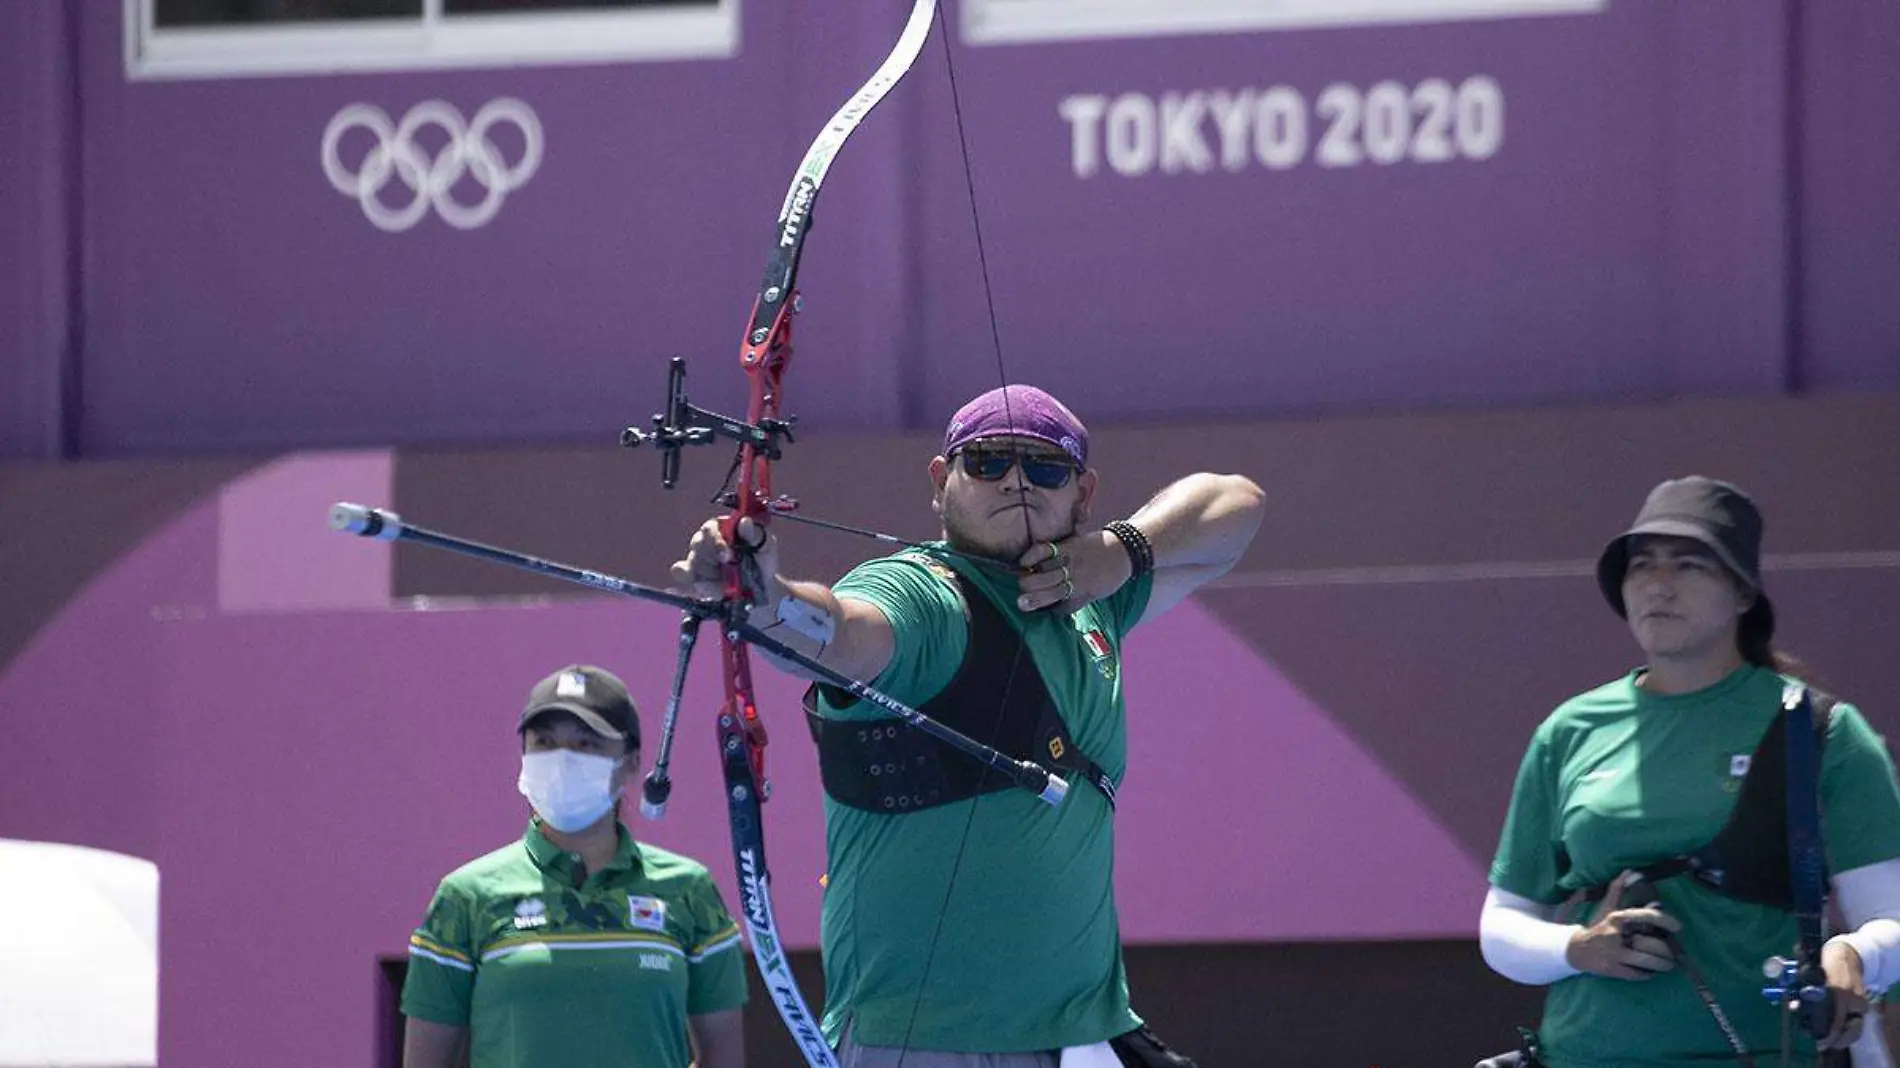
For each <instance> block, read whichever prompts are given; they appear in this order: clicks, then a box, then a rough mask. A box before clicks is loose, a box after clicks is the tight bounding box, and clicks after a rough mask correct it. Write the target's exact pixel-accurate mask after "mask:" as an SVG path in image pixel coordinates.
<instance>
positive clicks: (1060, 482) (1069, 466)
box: [958, 449, 1077, 490]
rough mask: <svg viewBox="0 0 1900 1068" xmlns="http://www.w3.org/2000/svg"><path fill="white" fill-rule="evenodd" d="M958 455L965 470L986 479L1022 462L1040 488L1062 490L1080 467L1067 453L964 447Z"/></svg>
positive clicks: (1025, 472) (1028, 476) (1026, 475)
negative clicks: (1054, 453)
mask: <svg viewBox="0 0 1900 1068" xmlns="http://www.w3.org/2000/svg"><path fill="white" fill-rule="evenodd" d="M958 455H959V456H960V457H962V459H963V473H964V474H966V475H969V476H970V477H971V478H974V479H980V480H982V481H984V482H995V481H997V480H998V479H1001V478H1002V477H1003V476H1004V475H1007V474H1009V469H1010V468H1012V467H1015V466H1016V465H1017V464H1018V463H1021V464H1022V467H1023V477H1024V478H1026V479H1028V480H1029V484H1030V485H1032V486H1035V487H1037V488H1038V489H1046V490H1053V489H1061V488H1062V487H1064V486H1066V485H1068V484H1069V479H1070V478H1071V477H1073V476H1074V475H1075V472H1076V470H1077V468H1076V466H1075V461H1073V460H1071V459H1069V458H1068V457H1066V456H1064V457H1055V456H1048V455H1042V456H1034V455H1031V454H1029V453H1026V452H1017V451H1015V450H1013V449H964V450H963V451H962V452H960V453H958Z"/></svg>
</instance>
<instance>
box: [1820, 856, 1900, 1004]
mask: <svg viewBox="0 0 1900 1068" xmlns="http://www.w3.org/2000/svg"><path fill="white" fill-rule="evenodd" d="M1834 900H1835V901H1837V902H1839V903H1840V906H1841V915H1843V916H1845V917H1846V918H1847V926H1848V931H1847V933H1845V934H1838V935H1835V936H1834V937H1833V938H1830V939H1828V941H1830V942H1834V941H1840V942H1845V943H1847V944H1848V945H1850V946H1853V947H1854V952H1856V953H1858V954H1860V964H1861V974H1862V975H1864V976H1865V977H1866V979H1867V987H1868V989H1870V990H1874V991H1881V990H1885V989H1887V988H1888V987H1890V986H1893V985H1894V984H1895V983H1900V857H1896V858H1894V859H1893V860H1883V861H1881V862H1880V863H1878V864H1869V865H1867V866H1865V867H1861V868H1855V869H1854V870H1852V871H1844V872H1841V873H1840V874H1838V875H1836V876H1834Z"/></svg>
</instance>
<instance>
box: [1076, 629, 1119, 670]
mask: <svg viewBox="0 0 1900 1068" xmlns="http://www.w3.org/2000/svg"><path fill="white" fill-rule="evenodd" d="M1082 644H1083V645H1085V646H1087V647H1088V650H1089V656H1090V657H1091V658H1092V659H1093V660H1094V661H1095V670H1097V671H1099V672H1101V673H1102V677H1103V678H1105V679H1107V680H1109V681H1110V682H1113V681H1114V680H1115V671H1116V668H1115V649H1114V647H1113V646H1111V645H1109V644H1108V635H1106V634H1103V633H1102V632H1101V630H1100V629H1099V628H1093V627H1092V628H1090V629H1089V630H1088V631H1086V632H1085V633H1083V635H1082Z"/></svg>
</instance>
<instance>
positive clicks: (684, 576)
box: [668, 519, 786, 623]
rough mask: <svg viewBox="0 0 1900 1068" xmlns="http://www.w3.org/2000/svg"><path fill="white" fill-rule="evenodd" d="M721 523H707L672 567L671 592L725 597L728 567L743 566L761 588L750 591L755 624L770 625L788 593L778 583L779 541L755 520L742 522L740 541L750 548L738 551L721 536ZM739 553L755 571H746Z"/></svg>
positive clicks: (740, 524)
mask: <svg viewBox="0 0 1900 1068" xmlns="http://www.w3.org/2000/svg"><path fill="white" fill-rule="evenodd" d="M721 522H722V520H720V519H708V520H707V521H706V522H704V523H702V524H700V527H699V529H698V530H696V531H694V532H693V537H692V540H691V541H689V542H687V545H686V556H685V558H684V559H681V560H678V561H675V562H674V564H673V567H672V569H671V571H670V576H671V579H672V585H671V586H670V587H668V588H669V590H670V591H671V592H673V593H678V594H683V595H685V596H688V597H697V598H701V599H705V600H717V599H719V598H722V597H724V596H725V595H726V580H725V568H726V565H727V564H730V563H734V562H741V563H742V570H745V571H752V575H753V578H752V580H751V581H752V582H753V583H754V584H756V585H757V586H758V587H759V588H757V589H754V590H752V591H751V592H752V597H753V611H752V617H753V621H754V622H755V623H758V622H769V621H770V617H771V615H772V609H773V607H774V606H775V605H777V604H778V602H779V599H780V598H782V597H784V596H785V593H786V590H785V583H784V582H783V581H781V580H780V579H779V569H778V539H777V538H774V537H772V535H771V533H770V532H769V531H767V530H765V529H763V528H761V527H760V526H759V525H758V524H757V523H754V522H753V521H752V520H750V519H741V520H740V521H739V538H740V540H741V541H743V542H744V543H745V545H746V546H747V548H744V549H739V550H735V549H734V548H733V547H732V546H731V545H729V544H727V543H726V538H725V535H724V534H722V533H721V532H720V524H721ZM736 553H743V555H744V556H745V557H746V558H749V560H750V562H751V565H752V567H744V566H743V561H741V560H740V557H739V556H738V555H735V554H736ZM754 567H755V568H756V570H753V568H754Z"/></svg>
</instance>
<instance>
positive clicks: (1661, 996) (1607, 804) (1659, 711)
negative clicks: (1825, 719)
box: [1491, 667, 1900, 1068]
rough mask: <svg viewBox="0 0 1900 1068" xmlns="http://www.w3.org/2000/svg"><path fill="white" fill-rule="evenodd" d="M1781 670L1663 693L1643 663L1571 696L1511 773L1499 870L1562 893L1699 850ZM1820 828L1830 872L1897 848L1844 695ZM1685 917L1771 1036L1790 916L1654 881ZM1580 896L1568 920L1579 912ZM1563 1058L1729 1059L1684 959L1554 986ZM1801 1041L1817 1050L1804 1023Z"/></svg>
mask: <svg viewBox="0 0 1900 1068" xmlns="http://www.w3.org/2000/svg"><path fill="white" fill-rule="evenodd" d="M1786 681H1788V680H1785V679H1784V678H1783V677H1782V676H1780V675H1777V674H1776V673H1774V672H1772V671H1768V670H1765V669H1762V668H1757V667H1743V668H1741V669H1739V670H1737V671H1736V672H1734V673H1733V674H1731V675H1729V676H1728V677H1727V678H1725V679H1723V680H1722V681H1721V682H1719V683H1716V684H1715V685H1714V686H1711V687H1709V688H1707V689H1705V690H1699V691H1697V692H1695V693H1688V694H1676V695H1658V694H1652V693H1649V692H1647V691H1644V690H1642V689H1640V688H1638V687H1637V686H1636V674H1635V673H1631V674H1630V675H1629V676H1627V677H1625V678H1622V679H1618V680H1617V681H1615V682H1612V683H1610V684H1608V685H1606V686H1603V687H1600V688H1598V689H1596V690H1592V691H1590V692H1589V693H1586V694H1582V695H1579V696H1577V697H1574V698H1572V699H1571V700H1569V701H1568V702H1566V703H1564V704H1563V705H1562V706H1561V707H1559V708H1558V709H1557V711H1556V712H1554V713H1553V714H1552V715H1551V716H1550V718H1549V719H1547V720H1545V721H1544V723H1543V725H1542V726H1540V727H1538V728H1537V732H1536V734H1534V735H1533V736H1532V738H1531V744H1530V749H1529V751H1528V752H1526V753H1525V755H1524V763H1523V765H1522V767H1520V768H1519V769H1518V774H1517V785H1516V788H1515V790H1514V792H1513V794H1512V796H1511V809H1510V814H1509V815H1508V817H1507V818H1506V819H1505V823H1504V835H1503V839H1502V841H1500V842H1499V844H1498V853H1497V858H1496V860H1495V861H1494V862H1493V863H1492V865H1491V882H1492V883H1493V884H1494V885H1496V886H1498V887H1499V888H1500V889H1503V890H1507V891H1509V892H1511V893H1514V894H1519V895H1522V896H1524V897H1528V898H1531V899H1533V900H1536V901H1542V902H1545V903H1548V904H1556V903H1559V902H1562V901H1564V900H1565V899H1566V898H1567V897H1569V895H1570V894H1571V892H1572V891H1575V890H1579V889H1583V888H1587V887H1596V886H1602V885H1604V884H1606V883H1608V882H1609V881H1610V880H1611V879H1614V878H1615V877H1616V876H1617V875H1618V874H1620V873H1621V872H1622V871H1623V870H1624V869H1626V868H1638V867H1642V866H1644V865H1646V864H1650V863H1654V862H1655V861H1658V860H1663V859H1666V858H1669V857H1673V856H1678V855H1681V854H1683V853H1687V852H1691V851H1693V850H1694V849H1696V848H1698V847H1700V846H1702V845H1703V844H1705V843H1707V842H1708V841H1709V840H1710V839H1712V838H1714V837H1715V835H1716V834H1717V833H1718V832H1719V831H1720V830H1721V829H1722V826H1723V825H1724V824H1725V823H1726V822H1727V820H1728V817H1729V813H1730V812H1731V811H1732V810H1733V809H1734V806H1735V801H1736V798H1737V796H1738V791H1739V790H1740V788H1741V782H1742V777H1743V775H1744V774H1745V773H1746V770H1747V769H1746V765H1747V758H1748V757H1749V756H1751V755H1752V754H1753V753H1754V751H1755V747H1756V746H1757V745H1758V744H1759V743H1760V742H1761V740H1762V737H1763V735H1764V734H1765V733H1766V732H1767V730H1768V729H1769V728H1770V727H1771V726H1773V725H1774V724H1775V723H1776V717H1777V714H1778V713H1779V711H1780V700H1781V691H1782V687H1783V685H1784V684H1785V682H1786ZM1821 805H1822V834H1823V837H1824V839H1825V840H1826V847H1827V856H1828V865H1829V868H1830V870H1831V871H1836V872H1840V871H1848V870H1851V869H1854V868H1858V867H1862V866H1864V865H1868V864H1875V863H1879V862H1880V861H1884V860H1890V859H1892V858H1894V857H1896V856H1900V787H1897V786H1896V785H1895V781H1894V769H1893V762H1892V759H1891V758H1890V757H1889V756H1888V754H1887V751H1886V747H1885V745H1884V744H1883V742H1882V741H1881V739H1880V736H1879V735H1877V734H1875V733H1874V732H1873V730H1872V728H1870V727H1869V726H1868V725H1867V721H1866V720H1865V719H1864V718H1863V717H1862V716H1861V714H1860V713H1859V712H1858V711H1857V710H1855V709H1854V708H1853V707H1852V706H1851V705H1846V704H1841V705H1836V706H1835V708H1834V712H1833V715H1832V717H1831V719H1830V720H1829V723H1828V730H1827V747H1826V751H1825V753H1824V755H1823V758H1822V765H1821ZM1656 889H1657V892H1658V894H1659V895H1660V897H1661V899H1662V908H1663V911H1665V912H1667V913H1669V914H1670V915H1671V916H1674V917H1676V918H1677V919H1679V920H1681V921H1682V934H1681V936H1680V937H1681V941H1682V947H1683V950H1684V952H1685V953H1687V954H1688V956H1689V958H1690V959H1691V960H1693V961H1694V962H1695V963H1696V965H1697V966H1698V967H1699V968H1701V969H1702V971H1703V972H1704V973H1705V976H1706V978H1707V982H1708V984H1709V988H1710V990H1711V991H1712V992H1713V993H1714V995H1715V997H1716V1000H1717V1001H1718V1002H1719V1003H1720V1004H1721V1006H1722V1009H1723V1011H1724V1012H1725V1013H1726V1014H1727V1015H1728V1017H1729V1019H1730V1020H1731V1021H1732V1022H1733V1023H1734V1025H1735V1027H1736V1029H1737V1030H1738V1031H1739V1032H1740V1034H1741V1036H1742V1040H1743V1042H1744V1043H1745V1044H1746V1045H1747V1046H1748V1048H1749V1050H1750V1052H1754V1053H1758V1054H1763V1053H1765V1054H1773V1053H1775V1052H1776V1051H1779V1050H1780V1048H1781V1029H1780V1020H1779V1015H1778V1013H1777V1012H1776V1010H1775V1008H1774V1006H1773V1005H1772V1004H1770V1003H1769V1001H1768V1000H1767V999H1766V998H1764V997H1762V994H1761V988H1762V986H1763V985H1764V980H1763V978H1762V963H1763V961H1765V960H1767V959H1768V958H1769V957H1771V956H1776V955H1785V954H1787V953H1788V952H1789V951H1790V950H1791V949H1792V948H1793V947H1794V945H1795V942H1796V938H1797V935H1796V930H1795V922H1794V917H1793V916H1792V915H1791V914H1789V913H1786V912H1783V911H1781V910H1779V909H1773V908H1768V907H1765V906H1761V905H1751V904H1746V903H1743V902H1739V901H1734V900H1731V899H1728V898H1725V897H1722V896H1720V895H1718V894H1716V893H1714V892H1713V891H1711V890H1709V889H1707V888H1705V887H1703V886H1702V885H1701V884H1699V883H1696V882H1695V881H1693V880H1690V879H1683V878H1677V879H1666V880H1664V881H1662V882H1660V883H1658V884H1657V887H1656ZM1586 907H1587V906H1578V911H1579V912H1580V913H1581V914H1579V915H1566V916H1565V917H1564V919H1565V920H1566V922H1576V923H1585V922H1588V920H1589V915H1588V913H1587V912H1581V910H1582V909H1583V908H1586ZM1539 1036H1540V1037H1541V1039H1542V1041H1543V1043H1544V1049H1545V1052H1546V1059H1547V1060H1549V1061H1550V1063H1551V1064H1552V1065H1553V1066H1555V1068H1573V1066H1588V1068H1595V1066H1608V1065H1630V1064H1645V1065H1687V1064H1696V1063H1705V1062H1707V1061H1710V1060H1723V1059H1732V1058H1733V1052H1732V1051H1731V1049H1730V1047H1729V1045H1728V1043H1727V1041H1726V1039H1724V1038H1723V1035H1722V1032H1721V1030H1720V1028H1719V1027H1718V1025H1717V1024H1716V1022H1715V1020H1714V1018H1713V1017H1712V1016H1711V1015H1710V1013H1709V1011H1708V1009H1707V1008H1706V1007H1705V1006H1704V1005H1703V1004H1702V1002H1701V1000H1700V999H1699V998H1698V997H1697V995H1696V993H1695V989H1694V987H1693V986H1692V985H1691V984H1690V982H1689V980H1688V978H1687V977H1686V975H1685V974H1684V972H1683V970H1682V969H1680V968H1678V969H1676V970H1675V971H1672V972H1668V973H1665V974H1662V975H1659V976H1657V977H1656V978H1654V979H1650V980H1647V981H1642V982H1626V981H1623V980H1618V979H1605V978H1601V977H1599V976H1594V975H1579V976H1573V977H1571V978H1568V979H1564V980H1561V981H1559V982H1557V983H1555V984H1553V985H1552V986H1551V988H1550V992H1549V995H1548V996H1547V998H1546V1000H1545V1006H1544V1019H1543V1022H1542V1024H1541V1025H1540V1027H1539ZM1800 1041H1801V1043H1802V1044H1801V1045H1800V1046H1799V1047H1798V1051H1810V1052H1811V1050H1812V1043H1811V1042H1809V1041H1808V1040H1807V1039H1806V1038H1805V1036H1803V1037H1802V1038H1801V1039H1800Z"/></svg>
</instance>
